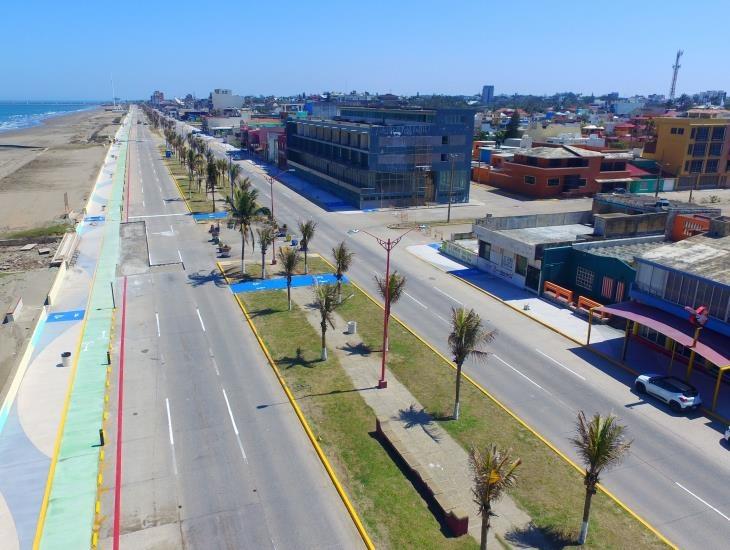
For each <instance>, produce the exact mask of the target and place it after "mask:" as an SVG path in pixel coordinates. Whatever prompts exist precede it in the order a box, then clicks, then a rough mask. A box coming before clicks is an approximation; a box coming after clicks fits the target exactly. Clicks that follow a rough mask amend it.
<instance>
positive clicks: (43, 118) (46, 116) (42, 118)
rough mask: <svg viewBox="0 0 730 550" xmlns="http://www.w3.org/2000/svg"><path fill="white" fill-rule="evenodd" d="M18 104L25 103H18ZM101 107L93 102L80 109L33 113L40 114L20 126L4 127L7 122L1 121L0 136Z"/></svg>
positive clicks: (0, 103)
mask: <svg viewBox="0 0 730 550" xmlns="http://www.w3.org/2000/svg"><path fill="white" fill-rule="evenodd" d="M0 105H13V103H2V102H0ZM18 105H24V104H23V103H18ZM41 105H52V104H50V103H48V104H44V103H41ZM59 105H63V104H60V103H59ZM66 105H69V104H66ZM73 105H74V106H78V105H76V104H73ZM101 107H102V106H101V105H99V104H93V105H87V106H85V107H82V108H80V109H74V110H70V111H54V112H49V113H43V114H41V113H39V114H37V115H31V116H38V118H37V119H32V120H31V121H30V123H29V124H26V125H24V126H18V127H8V128H4V127H3V126H2V125H3V124H6V122H0V137H3V136H4V135H6V134H8V133H11V132H19V131H23V130H30V129H32V128H38V127H39V126H44V125H45V124H46V123H47V122H48V121H50V120H53V119H56V118H60V117H66V116H70V115H75V114H81V113H85V112H87V111H93V110H96V109H100V108H101Z"/></svg>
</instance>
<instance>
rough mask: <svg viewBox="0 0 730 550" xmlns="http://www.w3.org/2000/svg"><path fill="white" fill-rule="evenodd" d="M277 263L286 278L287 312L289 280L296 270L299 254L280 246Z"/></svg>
mask: <svg viewBox="0 0 730 550" xmlns="http://www.w3.org/2000/svg"><path fill="white" fill-rule="evenodd" d="M279 261H280V262H281V269H282V270H283V271H284V276H285V277H286V299H287V301H288V303H289V311H291V279H292V276H293V275H294V273H295V272H296V270H297V264H298V263H299V253H298V252H297V251H296V249H294V248H292V247H291V246H282V247H281V248H280V249H279Z"/></svg>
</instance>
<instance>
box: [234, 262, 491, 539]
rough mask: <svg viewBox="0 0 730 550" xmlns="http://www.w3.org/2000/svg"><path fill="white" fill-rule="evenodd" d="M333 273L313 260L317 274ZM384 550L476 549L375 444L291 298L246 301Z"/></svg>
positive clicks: (359, 408) (368, 415) (356, 401)
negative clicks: (452, 532)
mask: <svg viewBox="0 0 730 550" xmlns="http://www.w3.org/2000/svg"><path fill="white" fill-rule="evenodd" d="M325 270H326V265H325V264H324V263H323V262H321V260H317V259H315V258H310V272H312V273H316V272H322V271H325ZM239 297H240V298H241V299H242V300H243V301H244V303H245V304H246V307H247V308H248V310H249V313H250V315H251V317H252V319H253V321H254V323H255V324H256V327H257V329H258V331H259V333H260V335H261V337H262V338H263V339H264V341H265V342H266V345H267V346H268V348H269V350H270V352H271V355H272V357H273V358H274V360H275V361H276V362H277V364H278V365H279V369H280V370H281V373H282V376H283V377H284V378H285V380H286V382H287V384H288V385H289V388H290V389H291V391H292V393H293V394H294V396H295V397H296V399H297V401H298V403H299V406H300V407H301V409H302V411H303V413H304V415H305V416H306V418H307V421H308V422H309V423H310V425H311V427H312V430H313V431H314V433H315V435H316V436H317V438H318V440H319V442H320V444H321V446H322V448H323V450H324V452H325V453H326V454H327V457H328V458H329V460H330V462H331V463H332V465H333V467H334V468H335V470H336V471H337V475H338V477H339V479H340V481H341V482H342V483H343V485H344V486H345V489H346V491H347V493H348V495H349V496H350V499H351V500H352V502H353V505H354V506H355V508H356V509H357V511H358V513H359V514H360V517H361V518H362V520H363V522H364V523H365V526H366V529H367V531H368V533H369V534H370V536H371V537H372V539H373V542H374V543H375V545H376V547H378V548H424V549H429V548H433V549H437V548H439V549H440V548H447V549H449V548H454V549H456V548H459V549H461V548H476V547H477V544H476V542H475V541H474V539H472V538H471V537H461V538H458V539H456V538H452V537H450V536H449V535H448V533H447V532H445V531H444V530H443V529H442V526H441V525H440V524H439V523H438V521H437V520H436V519H435V517H434V515H433V514H432V513H431V511H430V510H429V509H428V506H427V504H426V502H425V501H424V500H423V498H422V497H421V495H420V494H419V493H418V492H417V491H416V490H415V489H414V487H413V485H412V484H411V482H410V481H409V480H408V479H407V478H406V477H404V475H403V473H402V472H401V470H400V469H399V468H398V466H397V465H396V464H395V462H394V461H393V459H392V458H391V456H390V455H389V454H388V453H387V451H386V450H385V449H384V448H383V447H382V446H381V444H380V443H379V442H378V440H377V439H376V438H375V437H374V434H373V433H374V429H375V417H374V414H373V412H372V410H371V409H370V407H368V405H367V404H366V403H365V400H364V399H363V398H362V397H361V395H360V393H359V392H360V391H376V390H373V389H358V388H354V387H353V384H352V382H351V380H350V378H349V377H348V376H347V374H346V373H345V371H344V370H343V368H342V367H341V365H340V363H339V361H338V359H337V357H336V356H335V354H334V353H332V354H330V357H329V359H328V360H327V361H324V362H323V361H320V348H319V334H318V333H317V331H316V330H315V329H313V328H312V327H311V325H310V324H309V323H308V322H307V320H306V318H305V315H304V312H303V311H302V310H300V309H299V308H298V307H297V306H296V305H293V309H292V311H287V300H286V291H274V292H251V293H244V294H239Z"/></svg>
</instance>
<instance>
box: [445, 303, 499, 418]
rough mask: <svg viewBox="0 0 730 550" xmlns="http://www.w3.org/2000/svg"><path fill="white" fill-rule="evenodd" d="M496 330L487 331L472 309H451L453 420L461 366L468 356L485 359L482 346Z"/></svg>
mask: <svg viewBox="0 0 730 550" xmlns="http://www.w3.org/2000/svg"><path fill="white" fill-rule="evenodd" d="M495 334H496V331H488V330H486V329H485V328H484V327H483V326H482V320H481V318H480V317H479V315H478V314H477V313H476V312H475V311H474V310H473V309H469V310H467V309H466V308H463V307H460V308H452V309H451V334H449V349H450V350H451V353H452V354H453V356H454V363H456V397H455V398H454V420H458V419H459V393H460V390H461V368H462V367H463V366H464V361H466V360H467V359H468V358H469V357H474V358H475V359H482V360H484V359H486V357H487V355H488V354H487V352H486V351H484V349H483V347H484V346H485V345H486V344H488V343H489V342H491V341H492V340H494V336H495Z"/></svg>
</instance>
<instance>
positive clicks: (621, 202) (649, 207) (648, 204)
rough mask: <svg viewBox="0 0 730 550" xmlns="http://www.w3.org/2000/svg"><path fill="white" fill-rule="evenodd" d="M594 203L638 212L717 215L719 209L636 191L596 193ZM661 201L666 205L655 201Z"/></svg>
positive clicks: (719, 212) (719, 211)
mask: <svg viewBox="0 0 730 550" xmlns="http://www.w3.org/2000/svg"><path fill="white" fill-rule="evenodd" d="M593 200H594V204H595V203H604V204H610V205H613V206H620V207H624V208H630V209H632V210H638V211H640V212H662V211H667V210H673V211H679V212H684V213H708V214H709V215H713V216H719V215H720V214H721V210H720V209H719V208H714V207H711V206H708V205H705V204H697V203H693V202H683V201H675V200H668V199H665V198H664V197H659V198H657V197H655V196H654V195H651V194H649V195H645V194H637V193H625V194H616V193H598V194H597V195H596V196H595V197H594V199H593ZM658 201H661V202H662V203H663V204H665V205H666V206H662V205H657V202H658Z"/></svg>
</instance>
